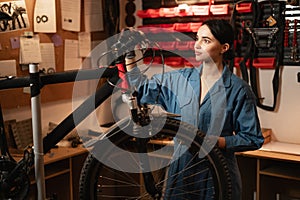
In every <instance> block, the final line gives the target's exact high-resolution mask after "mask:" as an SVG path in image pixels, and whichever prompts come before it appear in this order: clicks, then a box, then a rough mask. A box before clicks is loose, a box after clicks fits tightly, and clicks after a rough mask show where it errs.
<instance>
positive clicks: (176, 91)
mask: <svg viewBox="0 0 300 200" xmlns="http://www.w3.org/2000/svg"><path fill="white" fill-rule="evenodd" d="M201 69H202V66H200V67H199V68H183V69H180V70H175V71H171V72H168V73H165V74H164V75H163V76H162V75H161V74H158V75H154V76H153V77H152V78H151V79H147V78H146V77H145V76H141V74H140V73H139V71H138V69H137V68H135V69H133V70H132V71H131V72H130V73H129V77H128V78H129V80H130V83H131V84H133V85H134V86H136V87H137V88H138V91H139V93H138V94H139V97H138V99H139V101H140V103H149V104H160V105H161V106H163V107H164V109H165V110H166V111H168V112H171V113H176V114H180V115H181V120H182V121H185V122H187V123H190V124H192V125H194V126H196V127H198V128H199V130H201V131H203V132H204V133H206V134H207V135H215V136H222V137H225V141H226V149H225V150H222V153H223V155H224V156H225V158H226V160H227V164H228V168H229V171H230V176H231V179H232V195H233V198H232V199H236V200H238V199H241V178H240V172H239V169H238V165H237V161H236V157H235V155H234V152H237V151H246V150H254V149H258V148H260V147H261V146H262V144H263V142H264V138H263V136H262V133H261V128H260V123H259V119H258V115H257V108H256V97H255V95H254V94H253V92H252V90H251V88H250V87H249V85H248V84H247V83H246V82H245V81H243V80H242V79H240V78H239V77H237V76H236V75H235V74H233V73H232V72H231V71H230V70H229V69H228V68H227V67H226V66H225V67H224V70H223V73H222V76H221V78H220V79H219V80H218V81H217V82H216V83H215V84H214V85H213V86H212V87H211V88H210V90H209V92H208V93H207V94H206V96H205V97H204V99H203V101H202V103H201V104H200V84H201V81H200V74H201V71H202V70H201ZM175 146H177V144H176V139H175ZM185 150H186V148H185V147H184V146H183V145H181V146H180V145H179V147H178V146H177V147H176V152H185ZM179 154H181V153H179ZM185 157H189V155H185ZM185 160H187V159H186V158H184V157H183V158H180V159H178V161H177V164H173V166H172V167H171V168H170V170H169V173H174V174H175V173H176V171H177V172H178V171H180V170H181V168H182V167H183V166H184V163H182V162H185ZM175 165H177V166H175ZM182 184H183V183H182ZM183 185H184V184H183ZM187 190H188V188H187ZM187 198H189V197H187Z"/></svg>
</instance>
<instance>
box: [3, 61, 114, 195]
mask: <svg viewBox="0 0 300 200" xmlns="http://www.w3.org/2000/svg"><path fill="white" fill-rule="evenodd" d="M78 73H80V77H77V74H78ZM100 75H101V76H100ZM83 77H84V78H83ZM99 78H108V79H109V81H110V83H113V84H115V83H116V82H117V81H118V80H119V75H118V68H117V67H111V68H97V69H88V70H77V71H69V72H62V73H55V74H48V75H42V76H40V73H39V71H38V67H37V64H30V69H29V77H19V78H11V79H5V80H2V81H0V90H4V89H12V88H20V87H31V109H32V125H33V126H32V128H33V139H34V140H33V143H34V144H33V145H34V155H35V156H34V159H35V175H36V179H37V180H36V183H37V189H38V199H45V198H46V197H45V195H46V192H45V179H44V166H43V165H44V162H43V155H44V153H46V152H48V151H49V150H50V149H51V148H53V147H54V146H55V145H56V144H57V143H58V142H59V141H60V140H62V139H63V138H64V137H65V136H66V135H67V134H68V133H69V132H70V131H72V130H73V129H74V128H75V127H76V125H75V123H74V120H73V115H76V117H77V116H79V117H80V118H79V119H78V122H81V121H83V120H84V119H85V118H86V117H87V116H88V115H89V114H90V113H92V112H93V111H94V109H95V108H97V107H98V106H99V105H101V104H102V103H103V102H104V101H105V100H106V99H107V98H108V97H109V96H111V94H112V93H113V91H114V86H113V85H112V84H109V83H108V82H106V83H104V84H103V85H102V86H101V87H100V88H99V89H97V91H96V92H95V93H94V94H92V95H91V96H90V97H89V98H87V99H86V100H85V101H84V102H83V103H82V104H81V105H80V106H79V107H78V108H77V109H76V110H74V111H73V112H72V113H71V114H69V115H68V116H67V117H66V118H65V119H64V120H63V121H62V122H61V123H59V124H58V126H57V127H56V128H54V129H53V130H52V131H51V132H50V133H49V134H47V136H46V137H44V138H42V136H41V134H42V132H41V113H40V112H41V109H40V107H41V105H40V104H41V103H40V89H42V87H43V86H45V85H49V84H57V83H65V82H74V81H83V80H91V79H99ZM20 162H22V160H21V161H20Z"/></svg>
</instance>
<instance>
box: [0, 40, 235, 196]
mask: <svg viewBox="0 0 300 200" xmlns="http://www.w3.org/2000/svg"><path fill="white" fill-rule="evenodd" d="M126 42H127V43H126V44H128V41H126ZM119 46H120V45H119ZM115 47H118V46H115ZM125 47H126V45H123V46H122V45H121V48H123V49H122V50H124V48H125ZM149 49H150V52H152V53H153V52H155V51H153V50H151V48H150V47H149ZM145 52H146V51H143V53H144V54H143V57H144V56H146V53H145ZM147 52H148V51H147ZM153 55H154V53H153V54H152V60H153V58H154V56H153ZM161 56H162V57H163V55H162V54H161ZM120 58H121V59H120ZM151 63H152V62H150V64H149V66H150V65H151ZM124 67H125V63H124V55H121V56H120V55H119V57H118V59H117V61H116V62H113V65H110V66H109V67H103V68H97V69H87V70H78V71H69V72H61V73H55V74H46V75H45V74H43V75H40V72H38V71H36V70H35V71H34V70H33V72H30V76H29V77H20V78H16V77H15V78H14V77H6V78H5V79H4V80H1V81H0V89H8V88H18V87H28V86H31V88H32V90H31V91H32V97H34V95H37V94H38V93H39V92H38V91H39V90H40V89H41V88H42V87H43V86H45V85H47V84H56V83H62V82H74V81H81V80H88V79H99V78H105V79H107V81H106V82H105V83H104V84H102V85H101V87H99V88H98V89H97V91H96V92H95V93H94V94H92V95H91V96H90V97H89V98H87V99H86V100H84V101H83V103H81V104H80V105H79V106H78V107H77V108H76V109H75V110H74V111H73V112H72V113H71V114H70V115H68V116H67V117H66V118H65V119H64V120H63V121H62V122H61V123H59V124H58V125H57V127H56V128H54V129H53V130H52V131H51V132H50V133H49V134H47V136H46V137H44V138H43V141H42V147H43V149H42V153H46V152H48V151H49V150H50V149H51V148H53V147H54V146H55V145H56V144H57V143H58V142H59V141H60V140H61V139H63V138H64V137H65V136H66V135H67V134H68V133H69V132H70V131H72V130H73V129H74V128H76V126H77V125H78V123H80V122H82V121H83V120H84V119H85V118H86V117H87V116H88V115H89V114H90V113H92V112H93V111H94V109H95V108H96V107H98V106H99V105H101V104H102V103H103V102H104V101H105V100H106V99H108V98H109V97H110V96H111V95H112V94H113V93H114V92H116V91H120V90H122V89H124V88H122V87H116V85H117V84H118V82H119V81H120V80H122V79H120V77H121V76H122V73H124ZM79 73H80V75H81V76H79V77H80V78H78V74H79ZM120 74H121V76H120ZM123 81H124V79H123ZM116 88H117V89H116ZM123 93H124V94H126V96H127V103H128V105H129V107H130V116H129V117H128V118H125V119H122V120H120V121H119V122H117V123H116V124H114V125H113V126H112V127H110V128H109V130H108V131H107V132H105V133H102V134H100V135H99V136H97V137H94V138H92V139H89V140H87V141H86V142H85V143H84V146H85V147H86V148H88V149H89V150H90V154H89V155H88V157H87V159H86V161H85V163H84V166H83V168H82V172H81V177H80V188H79V190H80V198H81V199H168V198H169V196H168V194H169V193H172V188H171V187H168V188H167V185H168V184H169V183H167V181H168V178H169V177H168V168H169V165H170V164H171V163H172V162H173V160H176V158H177V157H176V156H178V154H176V153H175V152H174V148H173V143H172V141H173V139H174V138H176V139H177V140H178V141H180V143H182V144H184V145H186V146H187V147H188V148H187V150H188V151H189V152H191V153H192V155H193V157H192V158H191V164H190V165H188V166H186V171H182V172H181V173H180V174H176V175H175V176H178V177H175V179H174V180H176V179H180V178H182V177H181V175H184V176H186V174H185V173H186V172H188V171H189V169H190V168H193V167H195V166H197V165H198V164H201V166H203V173H205V174H207V173H209V174H210V176H209V178H211V180H210V181H211V182H212V183H213V184H212V188H204V189H205V190H204V191H203V190H201V191H199V190H197V191H192V190H191V191H181V192H182V193H184V192H190V193H191V192H193V193H195V196H198V195H199V194H203V193H206V192H211V194H212V195H213V196H212V199H220V200H227V199H231V182H230V176H229V171H228V167H227V164H226V161H225V159H224V157H223V156H222V153H221V151H220V150H219V149H218V148H217V147H216V146H214V144H213V143H211V141H207V140H205V144H206V145H203V144H204V138H205V134H204V133H202V132H201V131H200V130H197V129H196V128H195V127H193V126H192V125H189V124H187V123H185V122H182V121H181V120H180V118H179V117H180V116H178V115H174V114H171V113H165V112H163V113H159V114H157V113H156V114H153V113H151V111H152V110H151V109H150V107H149V105H139V104H138V103H137V92H136V91H135V90H134V91H131V90H129V89H128V88H127V89H126V90H125V92H124V91H123ZM74 116H75V118H76V122H75V120H74ZM0 120H1V119H0ZM0 125H1V126H0V128H1V153H2V156H1V160H0V173H1V176H0V177H1V178H0V195H1V198H3V199H23V198H25V197H26V194H27V193H28V190H29V178H28V173H29V171H30V168H31V167H32V166H34V165H35V164H36V163H35V164H34V161H33V159H34V158H36V157H37V156H39V154H38V153H36V149H35V148H36V146H35V144H34V148H33V147H28V149H26V150H25V151H24V158H23V159H22V160H21V161H19V162H16V161H15V160H14V159H13V158H12V157H11V156H10V154H9V151H8V147H7V144H6V138H5V134H4V126H3V119H2V120H1V123H0ZM128 133H129V134H128ZM207 142H208V145H207ZM210 143H211V144H210ZM211 146H213V147H212V149H211V148H210V147H211ZM99 152H101V153H100V155H99ZM128 155H129V156H128ZM102 161H104V162H107V161H108V163H103V162H102ZM110 161H111V162H110ZM120 166H123V167H124V168H122V169H121V168H120ZM35 167H37V166H35ZM201 173H202V171H199V174H191V175H190V176H189V177H187V176H186V177H185V178H184V179H186V182H187V183H188V184H193V183H192V182H190V180H193V177H192V176H193V175H195V176H196V178H194V179H197V177H199V176H201ZM38 175H40V176H43V174H38ZM36 177H37V172H36ZM173 178H174V177H173ZM133 181H134V182H133ZM197 181H200V182H201V181H202V180H201V179H200V180H199V179H197ZM203 181H207V180H203ZM172 184H174V183H172ZM176 190H180V188H176Z"/></svg>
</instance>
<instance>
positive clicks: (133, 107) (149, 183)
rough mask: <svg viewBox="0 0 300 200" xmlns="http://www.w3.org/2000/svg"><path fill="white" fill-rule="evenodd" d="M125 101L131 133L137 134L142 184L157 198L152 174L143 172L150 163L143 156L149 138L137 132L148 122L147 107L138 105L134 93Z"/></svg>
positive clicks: (159, 190)
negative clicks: (127, 106) (128, 110)
mask: <svg viewBox="0 0 300 200" xmlns="http://www.w3.org/2000/svg"><path fill="white" fill-rule="evenodd" d="M127 103H128V105H129V108H130V111H131V116H132V120H133V121H134V125H133V134H134V135H136V136H137V137H136V143H137V149H138V153H139V154H140V168H141V171H142V174H143V178H144V185H145V188H146V191H147V192H148V193H149V194H150V195H151V196H152V198H153V199H155V200H158V199H160V198H161V196H162V192H161V189H160V188H158V187H157V186H156V183H155V181H154V177H153V174H152V173H151V172H148V171H146V172H145V169H147V168H148V166H149V165H150V163H149V159H148V156H145V154H147V152H148V151H147V142H148V141H149V138H141V137H139V133H141V132H142V131H141V129H142V127H143V126H146V125H149V124H150V117H149V109H148V107H147V105H144V106H138V104H137V98H136V96H135V93H133V95H132V96H131V97H130V98H128V101H127Z"/></svg>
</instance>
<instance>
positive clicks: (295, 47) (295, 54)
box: [291, 19, 300, 62]
mask: <svg viewBox="0 0 300 200" xmlns="http://www.w3.org/2000/svg"><path fill="white" fill-rule="evenodd" d="M297 24H298V20H297V19H294V30H293V41H292V47H291V60H292V61H293V62H300V59H299V58H298V53H299V51H298V41H297Z"/></svg>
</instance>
